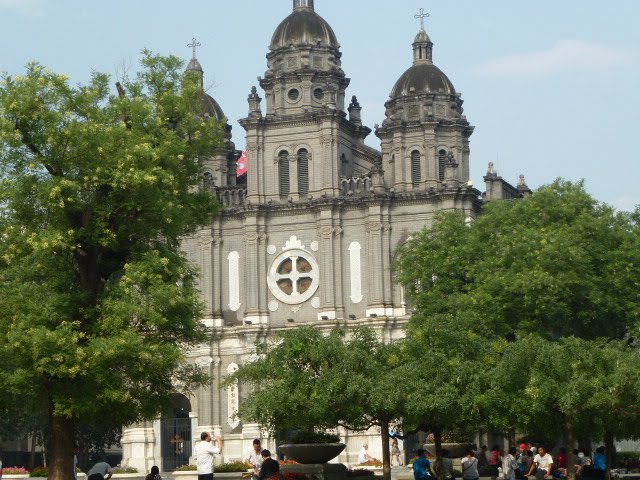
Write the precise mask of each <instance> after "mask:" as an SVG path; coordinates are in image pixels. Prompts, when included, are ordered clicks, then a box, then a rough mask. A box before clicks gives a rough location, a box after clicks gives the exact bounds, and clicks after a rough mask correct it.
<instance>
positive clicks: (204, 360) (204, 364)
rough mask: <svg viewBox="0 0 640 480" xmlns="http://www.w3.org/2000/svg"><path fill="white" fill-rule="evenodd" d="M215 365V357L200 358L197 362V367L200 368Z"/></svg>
mask: <svg viewBox="0 0 640 480" xmlns="http://www.w3.org/2000/svg"><path fill="white" fill-rule="evenodd" d="M212 363H213V357H210V356H206V357H199V358H198V359H197V360H196V365H197V366H198V367H208V366H209V365H211V364H212Z"/></svg>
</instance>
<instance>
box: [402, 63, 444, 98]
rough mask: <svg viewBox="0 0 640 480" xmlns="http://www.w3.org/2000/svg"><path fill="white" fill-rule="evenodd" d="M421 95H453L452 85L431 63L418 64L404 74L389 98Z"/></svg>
mask: <svg viewBox="0 0 640 480" xmlns="http://www.w3.org/2000/svg"><path fill="white" fill-rule="evenodd" d="M422 93H448V94H449V95H455V94H456V90H455V88H453V83H451V80H449V78H447V76H446V75H445V74H444V73H443V72H442V70H440V69H439V68H438V67H436V66H435V65H433V64H432V63H418V64H416V65H412V66H411V67H409V69H408V70H407V71H406V72H404V73H403V74H402V75H401V76H400V78H399V79H398V81H397V82H396V84H395V85H394V87H393V90H391V98H399V97H404V96H406V95H420V94H422Z"/></svg>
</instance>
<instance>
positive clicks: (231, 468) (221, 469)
mask: <svg viewBox="0 0 640 480" xmlns="http://www.w3.org/2000/svg"><path fill="white" fill-rule="evenodd" d="M215 470H216V472H218V473H230V472H246V471H247V466H246V465H245V464H244V463H242V462H241V461H240V460H238V461H236V462H230V463H221V464H220V465H216V468H215Z"/></svg>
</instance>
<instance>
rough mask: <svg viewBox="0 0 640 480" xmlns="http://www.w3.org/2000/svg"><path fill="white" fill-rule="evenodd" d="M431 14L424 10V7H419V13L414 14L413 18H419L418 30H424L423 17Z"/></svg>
mask: <svg viewBox="0 0 640 480" xmlns="http://www.w3.org/2000/svg"><path fill="white" fill-rule="evenodd" d="M430 16H431V14H430V13H427V12H425V11H424V8H421V9H420V13H418V14H417V15H414V16H413V18H416V19H418V18H419V19H420V30H424V19H425V18H427V17H430Z"/></svg>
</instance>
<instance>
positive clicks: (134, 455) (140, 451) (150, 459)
mask: <svg viewBox="0 0 640 480" xmlns="http://www.w3.org/2000/svg"><path fill="white" fill-rule="evenodd" d="M156 441H158V443H159V441H160V437H158V438H156V436H155V434H154V429H153V424H152V422H141V423H137V424H135V425H131V426H129V427H127V428H125V429H124V430H123V431H122V439H121V440H120V444H121V445H122V464H123V465H127V466H129V467H135V468H137V469H138V471H139V472H148V471H149V470H150V469H151V467H152V466H153V465H155V464H156V463H155V462H156V460H158V459H156V458H155V456H154V446H155V443H156Z"/></svg>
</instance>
